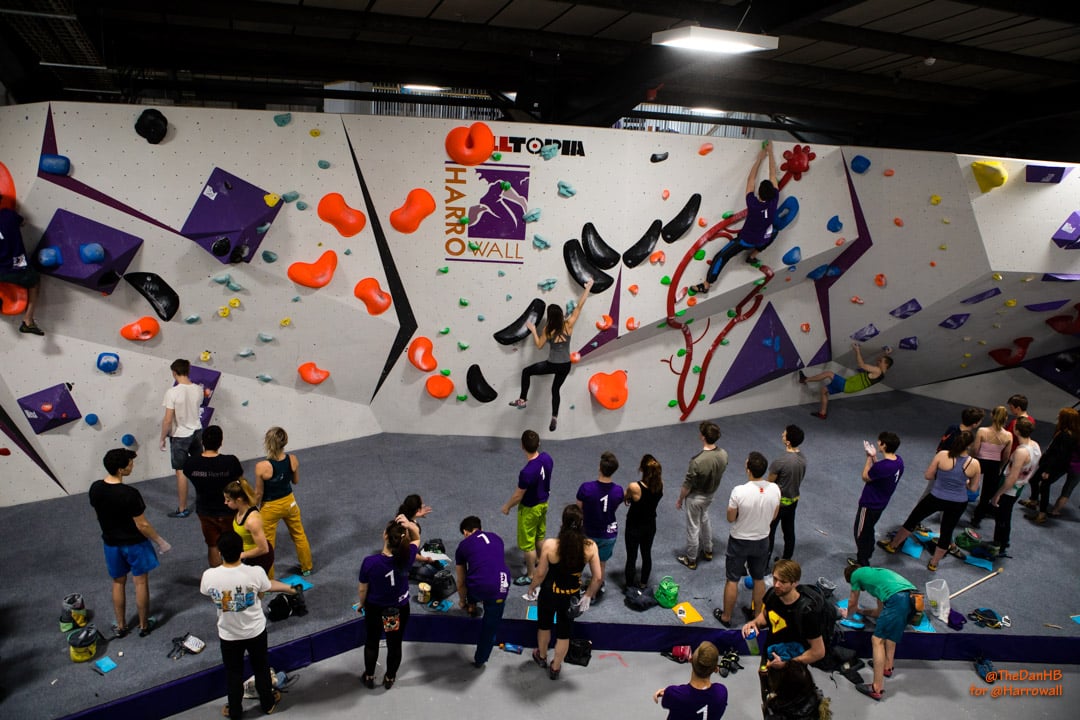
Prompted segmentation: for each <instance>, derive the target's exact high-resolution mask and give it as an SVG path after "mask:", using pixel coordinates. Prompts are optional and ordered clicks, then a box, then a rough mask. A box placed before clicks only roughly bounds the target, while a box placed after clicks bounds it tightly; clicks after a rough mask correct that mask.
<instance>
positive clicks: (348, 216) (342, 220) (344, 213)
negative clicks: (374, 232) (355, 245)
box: [319, 193, 367, 237]
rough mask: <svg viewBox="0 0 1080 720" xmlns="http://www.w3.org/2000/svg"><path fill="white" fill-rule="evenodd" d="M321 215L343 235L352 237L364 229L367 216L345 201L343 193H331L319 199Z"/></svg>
mask: <svg viewBox="0 0 1080 720" xmlns="http://www.w3.org/2000/svg"><path fill="white" fill-rule="evenodd" d="M319 217H320V218H322V219H323V220H325V221H326V222H328V223H330V224H331V225H333V226H334V228H335V229H336V230H337V231H338V232H339V233H341V236H342V237H352V236H353V235H356V234H357V233H359V232H360V231H361V230H363V229H364V225H366V224H367V217H365V216H364V213H362V212H360V211H359V210H357V209H356V208H351V207H349V206H348V205H347V204H346V203H345V198H343V197H342V196H341V193H329V194H327V195H324V196H323V199H322V200H320V201H319Z"/></svg>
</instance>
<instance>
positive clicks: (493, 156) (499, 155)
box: [491, 152, 502, 162]
mask: <svg viewBox="0 0 1080 720" xmlns="http://www.w3.org/2000/svg"><path fill="white" fill-rule="evenodd" d="M491 159H492V160H494V161H495V162H499V161H500V160H502V153H498V152H497V153H491Z"/></svg>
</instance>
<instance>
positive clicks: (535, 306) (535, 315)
mask: <svg viewBox="0 0 1080 720" xmlns="http://www.w3.org/2000/svg"><path fill="white" fill-rule="evenodd" d="M546 309H547V305H545V304H544V301H543V300H541V299H540V298H533V301H532V302H531V303H529V307H527V308H525V312H523V313H522V314H521V316H520V317H518V319H517V320H515V321H514V322H512V323H510V324H509V325H507V326H506V327H504V328H503V329H502V330H500V331H498V332H497V333H495V334H494V336H493V337H494V338H495V342H497V343H499V344H500V345H513V344H514V343H516V342H519V341H521V340H524V339H525V338H527V337H528V336H529V328H528V327H526V325H525V323H527V322H531V323H532V324H533V326H534V327H535V326H536V325H539V324H540V318H542V317H544V310H546Z"/></svg>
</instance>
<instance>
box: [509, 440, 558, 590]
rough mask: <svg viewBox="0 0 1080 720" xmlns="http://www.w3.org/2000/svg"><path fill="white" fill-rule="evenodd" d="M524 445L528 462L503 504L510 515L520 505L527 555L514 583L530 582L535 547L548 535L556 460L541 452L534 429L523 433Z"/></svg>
mask: <svg viewBox="0 0 1080 720" xmlns="http://www.w3.org/2000/svg"><path fill="white" fill-rule="evenodd" d="M521 449H522V450H523V451H524V452H525V458H526V459H527V460H528V462H526V463H525V467H523V468H522V469H521V472H520V473H518V484H517V490H515V491H514V494H513V495H511V496H510V499H509V500H507V501H506V503H505V504H504V505H503V506H502V514H503V515H509V514H510V508H512V507H514V506H515V505H517V506H518V516H517V544H518V547H519V548H521V552H522V553H524V555H525V573H524V574H523V575H521V576H520V577H518V578H515V579H514V584H515V585H530V584H532V574H533V571H534V570H536V564H537V560H538V557H537V553H536V547H537V545H541V544H543V542H544V537H545V536H546V535H547V510H548V496H549V495H550V494H551V471H552V468H553V467H554V462H553V461H552V460H551V456H550V455H548V454H547V453H546V452H540V435H538V434H537V432H536V431H535V430H526V431H525V432H523V433H522V434H521Z"/></svg>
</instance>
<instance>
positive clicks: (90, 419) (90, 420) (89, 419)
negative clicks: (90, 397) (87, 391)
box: [83, 413, 98, 427]
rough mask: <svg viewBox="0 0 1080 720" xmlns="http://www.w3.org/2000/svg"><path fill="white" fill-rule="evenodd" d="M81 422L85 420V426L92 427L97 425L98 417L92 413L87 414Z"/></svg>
mask: <svg viewBox="0 0 1080 720" xmlns="http://www.w3.org/2000/svg"><path fill="white" fill-rule="evenodd" d="M83 420H85V421H86V424H87V425H89V426H90V427H93V426H95V425H97V424H98V416H97V415H95V414H94V413H89V414H88V415H87V416H86V417H84V418H83Z"/></svg>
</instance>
